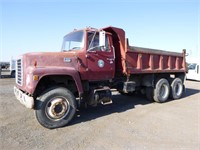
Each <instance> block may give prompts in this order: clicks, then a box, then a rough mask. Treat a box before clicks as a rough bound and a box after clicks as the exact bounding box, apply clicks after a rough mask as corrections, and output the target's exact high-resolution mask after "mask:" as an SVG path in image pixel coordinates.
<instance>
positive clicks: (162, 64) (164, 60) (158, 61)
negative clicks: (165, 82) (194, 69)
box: [126, 46, 186, 74]
mask: <svg viewBox="0 0 200 150" xmlns="http://www.w3.org/2000/svg"><path fill="white" fill-rule="evenodd" d="M184 56H185V51H183V53H176V52H168V51H162V50H154V49H148V48H140V47H132V46H128V49H127V52H126V71H127V73H128V74H142V73H176V72H185V69H186V65H185V57H184Z"/></svg>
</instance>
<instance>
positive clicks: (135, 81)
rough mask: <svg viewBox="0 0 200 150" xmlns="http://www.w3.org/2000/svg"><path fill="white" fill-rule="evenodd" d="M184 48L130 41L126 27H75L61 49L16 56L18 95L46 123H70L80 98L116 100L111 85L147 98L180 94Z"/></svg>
mask: <svg viewBox="0 0 200 150" xmlns="http://www.w3.org/2000/svg"><path fill="white" fill-rule="evenodd" d="M185 53H186V51H185V50H183V52H182V53H176V52H168V51H163V50H154V49H149V48H141V47H133V46H129V43H128V39H126V38H125V32H124V30H123V29H120V28H116V27H111V26H109V27H105V28H101V29H94V28H85V29H82V30H74V31H73V32H71V33H69V34H67V35H66V36H64V38H63V44H62V50H61V51H60V52H40V53H27V54H24V55H22V56H20V57H19V59H17V62H16V86H15V87H14V93H15V96H16V98H17V99H18V100H19V101H20V102H21V103H22V104H24V105H25V106H26V107H28V108H32V109H35V112H36V118H37V120H38V122H39V123H40V124H41V125H42V126H44V127H46V128H50V129H52V128H58V127H62V126H65V125H67V124H68V123H69V122H70V121H71V120H72V118H73V116H74V115H75V113H76V110H77V108H78V107H80V105H81V104H84V105H85V106H87V105H90V106H97V104H104V105H105V104H110V103H112V92H111V89H116V90H118V91H119V92H120V93H133V92H135V91H143V92H142V93H143V94H146V97H147V98H148V99H149V100H154V101H156V102H160V103H162V102H165V101H167V100H168V99H179V98H181V96H182V94H183V92H184V88H185V87H184V79H185V73H186V62H185Z"/></svg>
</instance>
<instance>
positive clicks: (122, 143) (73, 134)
mask: <svg viewBox="0 0 200 150" xmlns="http://www.w3.org/2000/svg"><path fill="white" fill-rule="evenodd" d="M14 82H15V80H14V79H8V78H7V79H6V78H5V79H0V106H1V107H0V149H1V150H10V149H11V150H12V149H15V150H27V149H35V150H36V149H41V150H45V149H67V150H68V149H74V150H77V149H101V150H102V149H126V150H128V149H130V150H132V149H152V150H155V149H189V150H195V149H196V150H197V149H198V150H199V149H200V82H195V81H186V87H187V89H186V95H185V97H184V98H182V99H180V100H176V101H169V102H166V103H163V104H158V103H152V102H148V101H147V100H146V98H145V97H144V96H141V95H135V96H132V97H128V96H122V95H119V93H117V92H114V96H113V104H111V105H106V106H98V107H97V108H89V109H81V110H80V111H79V112H77V116H76V117H75V119H74V120H73V121H72V123H71V124H70V125H69V126H67V127H63V128H59V129H54V130H49V129H46V128H43V127H42V126H40V124H39V123H38V122H37V120H36V118H35V114H34V111H33V110H30V109H27V108H25V107H24V106H22V105H21V104H20V103H19V102H18V101H17V100H16V99H15V97H14V95H13V85H14Z"/></svg>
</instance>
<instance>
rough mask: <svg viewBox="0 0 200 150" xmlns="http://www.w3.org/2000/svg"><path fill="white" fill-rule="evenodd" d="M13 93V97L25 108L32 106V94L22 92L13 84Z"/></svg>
mask: <svg viewBox="0 0 200 150" xmlns="http://www.w3.org/2000/svg"><path fill="white" fill-rule="evenodd" d="M14 93H15V97H16V98H17V100H19V101H20V103H21V104H23V105H24V106H26V107H27V108H34V98H33V97H32V96H29V95H27V94H25V93H23V92H22V91H21V90H19V89H18V88H17V87H16V86H14Z"/></svg>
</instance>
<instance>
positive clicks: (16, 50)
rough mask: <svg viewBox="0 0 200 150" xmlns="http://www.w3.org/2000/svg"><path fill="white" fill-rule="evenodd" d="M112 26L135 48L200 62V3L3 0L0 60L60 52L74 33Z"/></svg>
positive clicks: (190, 0)
mask: <svg viewBox="0 0 200 150" xmlns="http://www.w3.org/2000/svg"><path fill="white" fill-rule="evenodd" d="M110 25H111V26H115V27H119V28H122V29H124V30H125V32H126V37H127V38H128V39H129V44H130V45H131V46H140V47H147V48H155V49H161V50H168V51H175V52H182V49H186V51H187V53H188V54H189V56H187V58H188V59H193V58H194V57H196V58H198V59H200V2H199V0H96V1H93V0H0V61H9V60H10V59H11V58H14V59H15V58H17V57H18V56H19V55H22V54H24V53H28V52H53V51H60V50H61V44H62V39H63V36H64V35H66V34H67V33H69V32H71V31H73V29H82V28H85V27H89V26H90V27H94V28H103V27H106V26H110Z"/></svg>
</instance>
